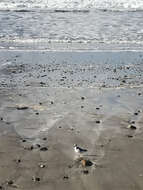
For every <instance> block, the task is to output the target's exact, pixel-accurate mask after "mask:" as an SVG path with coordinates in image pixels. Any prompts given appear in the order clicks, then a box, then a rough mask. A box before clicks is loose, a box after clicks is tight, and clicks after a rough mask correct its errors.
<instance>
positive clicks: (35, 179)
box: [32, 176, 40, 182]
mask: <svg viewBox="0 0 143 190" xmlns="http://www.w3.org/2000/svg"><path fill="white" fill-rule="evenodd" d="M32 180H33V181H34V182H36V181H38V182H39V181H40V178H39V177H35V176H33V178H32Z"/></svg>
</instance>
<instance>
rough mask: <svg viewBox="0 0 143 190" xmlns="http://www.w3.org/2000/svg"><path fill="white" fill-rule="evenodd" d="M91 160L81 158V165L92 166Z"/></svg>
mask: <svg viewBox="0 0 143 190" xmlns="http://www.w3.org/2000/svg"><path fill="white" fill-rule="evenodd" d="M92 164H93V163H92V162H91V161H90V160H85V159H82V160H81V165H82V166H83V167H86V166H92Z"/></svg>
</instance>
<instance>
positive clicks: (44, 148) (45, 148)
mask: <svg viewBox="0 0 143 190" xmlns="http://www.w3.org/2000/svg"><path fill="white" fill-rule="evenodd" d="M40 150H41V151H47V150H48V148H47V147H42V148H40Z"/></svg>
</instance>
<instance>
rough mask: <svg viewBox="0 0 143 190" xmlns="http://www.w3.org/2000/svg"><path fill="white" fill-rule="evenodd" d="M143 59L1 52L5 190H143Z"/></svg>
mask: <svg viewBox="0 0 143 190" xmlns="http://www.w3.org/2000/svg"><path fill="white" fill-rule="evenodd" d="M142 56H143V53H142V52H96V53H94V52H92V53H91V52H86V53H82V52H76V53H75V52H46V51H45V52H36V51H35V52H34V51H33V52H26V51H1V52H0V189H6V190H11V189H18V190H31V189H34V190H66V189H69V190H76V189H77V190H83V189H84V190H142V189H143V166H142V163H143V151H142V150H143V143H142V141H143V127H142V125H143V113H142V111H143V88H142V84H143V77H142V75H143V73H142V69H143V67H142ZM74 144H77V145H78V146H79V147H81V148H83V149H86V150H87V151H85V152H83V153H76V152H75V151H74V148H73V146H74Z"/></svg>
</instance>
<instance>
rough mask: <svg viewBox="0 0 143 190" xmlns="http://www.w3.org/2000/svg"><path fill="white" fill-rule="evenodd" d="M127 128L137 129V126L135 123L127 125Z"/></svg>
mask: <svg viewBox="0 0 143 190" xmlns="http://www.w3.org/2000/svg"><path fill="white" fill-rule="evenodd" d="M128 128H129V129H132V130H136V129H137V127H136V126H135V125H129V126H128Z"/></svg>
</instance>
